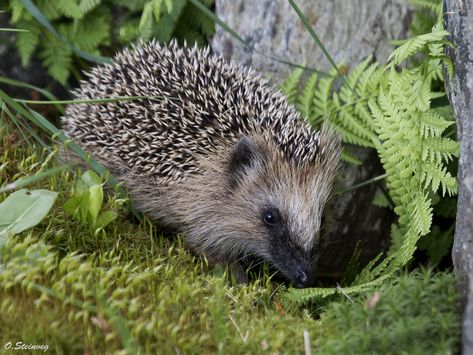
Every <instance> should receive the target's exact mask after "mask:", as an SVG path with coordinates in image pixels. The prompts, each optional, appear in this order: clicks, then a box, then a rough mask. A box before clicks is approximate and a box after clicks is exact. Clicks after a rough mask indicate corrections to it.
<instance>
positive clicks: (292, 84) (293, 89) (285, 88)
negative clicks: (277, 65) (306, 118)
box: [279, 68, 304, 103]
mask: <svg viewBox="0 0 473 355" xmlns="http://www.w3.org/2000/svg"><path fill="white" fill-rule="evenodd" d="M303 72H304V71H303V70H302V69H301V68H297V69H295V70H294V71H293V72H292V73H291V74H289V76H288V77H287V78H286V79H285V80H284V81H283V82H282V83H281V84H280V85H279V89H280V90H281V91H282V92H283V93H284V95H286V97H287V100H288V101H289V102H290V103H295V102H296V97H297V93H298V86H299V83H300V80H301V76H302V73H303Z"/></svg>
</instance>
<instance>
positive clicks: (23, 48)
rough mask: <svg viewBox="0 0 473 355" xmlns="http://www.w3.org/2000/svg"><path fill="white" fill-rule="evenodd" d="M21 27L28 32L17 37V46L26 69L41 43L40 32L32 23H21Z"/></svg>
mask: <svg viewBox="0 0 473 355" xmlns="http://www.w3.org/2000/svg"><path fill="white" fill-rule="evenodd" d="M19 26H21V27H22V28H27V29H28V32H20V33H18V34H17V35H16V46H17V48H18V52H19V53H20V58H21V65H23V66H24V67H26V66H27V65H28V63H29V62H30V59H31V56H32V55H33V52H34V51H35V49H36V47H37V45H38V42H39V30H38V28H37V27H36V26H34V24H31V23H30V22H23V21H22V22H20V23H19Z"/></svg>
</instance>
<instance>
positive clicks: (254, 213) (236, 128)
mask: <svg viewBox="0 0 473 355" xmlns="http://www.w3.org/2000/svg"><path fill="white" fill-rule="evenodd" d="M74 95H75V97H76V98H77V99H98V98H109V97H118V96H147V97H149V99H148V98H147V99H140V100H133V101H116V102H110V103H106V104H100V105H94V104H84V103H80V104H73V105H70V106H69V107H68V108H67V110H66V114H65V117H64V118H63V130H64V131H65V133H66V134H67V135H68V136H69V137H70V138H72V139H73V140H74V141H76V142H77V143H78V144H79V145H80V146H81V147H82V148H83V149H85V150H86V151H87V152H89V153H90V154H91V155H92V156H93V157H94V158H95V159H97V160H98V161H99V162H101V163H102V164H103V165H104V166H105V167H106V168H108V169H109V170H110V172H111V173H112V174H113V175H114V176H115V177H116V178H117V179H118V180H119V181H121V182H122V183H123V184H124V185H125V187H126V188H127V190H128V191H129V193H130V196H131V198H132V199H133V202H134V205H135V206H136V208H137V209H138V210H139V211H141V212H144V213H145V214H147V215H148V216H150V218H152V219H153V220H155V221H156V222H157V223H160V224H162V225H163V226H167V227H171V228H172V229H174V230H176V231H179V232H182V233H183V234H184V238H185V241H186V243H187V244H188V245H189V246H190V248H191V249H192V250H193V251H194V252H196V253H198V254H202V255H205V256H206V257H208V258H209V260H211V261H213V262H218V263H228V264H229V265H230V267H231V269H233V270H236V272H237V274H238V273H240V274H241V273H242V269H241V265H240V264H241V260H244V259H245V257H250V256H256V257H257V258H259V259H262V260H266V261H268V262H269V263H270V264H271V265H272V266H274V267H275V268H277V269H278V270H279V271H280V272H281V273H282V274H283V275H285V276H286V277H287V278H288V279H289V280H291V281H292V282H293V283H294V284H296V285H297V286H299V287H307V286H311V285H312V284H313V281H314V263H315V260H316V259H317V253H318V250H317V249H318V241H319V238H320V237H319V235H320V228H321V226H320V224H321V218H322V212H323V208H324V205H325V203H326V201H327V199H328V198H329V194H330V190H331V185H332V182H333V179H334V176H335V173H336V170H337V166H338V161H339V154H340V142H339V138H338V136H336V135H334V134H332V133H330V132H329V131H328V130H327V129H324V128H323V129H322V130H321V131H318V132H316V131H313V130H312V129H311V127H310V126H309V124H308V123H306V122H305V121H304V120H303V119H302V118H301V117H300V115H299V113H298V112H297V110H296V109H295V108H294V107H293V106H292V105H290V104H289V103H288V102H287V100H286V98H285V97H284V95H283V94H281V93H280V92H279V91H278V90H277V89H276V88H275V87H273V86H272V85H271V84H269V83H268V81H266V80H265V79H263V78H262V77H261V76H260V75H258V74H257V73H256V72H255V71H253V70H251V69H249V68H244V67H242V66H238V65H236V64H233V63H228V62H226V61H225V60H224V59H223V57H222V56H219V55H215V54H211V53H210V51H209V49H203V50H202V49H198V48H196V47H187V46H186V45H184V46H183V47H180V46H179V45H178V44H177V43H176V42H173V43H171V44H170V45H160V44H159V43H157V42H151V43H148V44H141V45H139V46H137V47H135V48H132V49H125V50H124V51H123V52H121V53H119V54H117V55H116V57H115V58H114V61H113V63H111V64H105V65H100V66H97V67H95V68H94V69H92V71H91V72H90V73H89V74H88V79H87V80H86V81H83V82H82V83H81V87H80V88H79V89H77V90H76V91H75V92H74Z"/></svg>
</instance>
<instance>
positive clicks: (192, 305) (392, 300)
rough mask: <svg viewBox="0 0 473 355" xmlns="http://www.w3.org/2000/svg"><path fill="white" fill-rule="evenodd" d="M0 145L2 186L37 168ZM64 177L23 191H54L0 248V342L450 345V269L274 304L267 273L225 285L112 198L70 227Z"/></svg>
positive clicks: (371, 347)
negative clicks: (101, 222) (288, 305)
mask: <svg viewBox="0 0 473 355" xmlns="http://www.w3.org/2000/svg"><path fill="white" fill-rule="evenodd" d="M12 134H13V133H12ZM2 142H3V145H2V147H1V148H2V153H1V154H2V155H1V156H2V162H1V164H0V166H2V167H3V168H2V169H0V182H1V183H2V184H4V183H8V182H11V181H12V180H13V179H17V178H19V177H21V176H26V175H31V174H34V173H36V172H37V171H38V169H40V168H41V164H38V162H41V161H42V158H41V157H42V154H39V153H36V154H34V153H33V152H32V151H30V150H29V149H28V148H25V147H24V146H23V145H18V144H16V143H15V144H13V143H12V142H17V140H14V139H12V137H11V136H4V137H3V138H2ZM50 165H54V163H52V162H50V163H49V165H46V166H43V168H45V167H47V166H50ZM75 181H76V176H75V175H74V174H73V173H70V172H67V171H63V172H62V173H60V174H58V175H55V176H52V177H49V178H47V179H46V180H43V181H42V182H39V183H36V184H35V186H32V188H36V187H41V188H48V189H51V190H54V191H57V192H59V197H58V199H57V201H56V204H55V206H54V207H53V209H52V210H51V212H50V214H49V215H48V217H47V218H46V219H45V220H43V221H42V222H41V224H40V225H38V226H37V227H35V228H33V229H31V230H29V231H26V232H24V233H22V234H20V235H18V236H15V237H11V238H9V239H8V240H6V245H5V246H4V247H3V249H2V250H1V252H0V255H2V258H3V263H2V264H1V265H0V307H1V309H0V329H1V330H2V331H1V332H0V346H3V344H5V343H7V342H8V341H12V342H17V341H22V342H24V343H28V344H47V345H49V351H51V352H52V353H64V354H74V353H81V354H82V353H91V354H94V353H97V354H101V353H113V352H116V351H120V350H125V352H126V351H128V353H135V352H137V351H139V350H141V351H142V352H143V353H150V354H151V353H163V354H166V353H176V352H177V353H207V352H211V353H260V352H261V353H303V352H304V336H303V334H304V331H308V333H309V337H310V340H311V343H312V347H313V349H314V350H315V351H316V352H317V353H322V354H324V353H328V354H330V353H402V352H405V353H445V352H456V351H457V350H458V342H459V339H460V334H459V332H460V325H459V315H458V311H457V306H456V298H457V296H456V293H455V281H454V277H453V275H452V274H451V273H448V272H447V273H432V272H427V271H416V272H413V273H410V274H402V275H400V276H398V277H396V278H392V279H390V280H389V281H388V282H387V283H385V284H384V285H383V286H380V287H378V289H375V290H373V291H372V292H375V291H377V292H379V295H380V298H379V301H378V302H377V303H376V304H375V305H372V306H371V307H367V306H366V300H367V299H370V298H372V294H373V293H370V294H367V295H360V296H357V297H354V296H351V301H350V300H349V299H347V298H345V297H340V298H334V299H331V300H327V299H325V300H324V301H323V303H319V304H313V305H309V306H307V307H306V308H305V309H300V308H299V309H297V308H296V309H291V310H289V309H284V308H283V307H282V306H281V305H280V304H279V303H278V301H277V299H278V297H277V296H278V295H280V294H281V293H283V292H285V291H284V290H285V287H281V285H278V284H276V283H274V282H272V281H271V280H270V279H269V276H268V275H267V274H263V275H262V276H261V277H260V278H259V279H257V280H255V281H253V282H252V283H250V284H248V285H242V286H233V285H232V284H231V283H230V282H228V280H227V278H226V275H225V273H224V272H222V271H219V270H218V269H213V268H212V267H209V266H208V265H207V263H206V261H205V260H203V259H201V258H197V257H195V256H193V255H192V254H190V253H189V252H188V251H187V250H186V249H185V247H184V246H183V243H182V239H181V238H179V237H176V238H170V237H166V236H163V235H161V234H160V233H159V232H158V231H157V230H156V228H155V227H154V226H153V225H152V224H151V223H150V222H149V221H147V220H146V219H145V220H143V221H142V222H136V221H134V220H133V218H132V215H131V214H130V213H129V212H128V210H127V207H126V204H125V203H124V201H123V200H119V199H117V198H116V197H113V196H111V197H109V199H108V202H107V205H106V206H105V208H106V209H113V210H115V211H117V212H119V216H120V217H119V218H117V219H116V220H115V221H113V222H112V223H111V224H110V225H108V226H107V227H106V229H105V233H102V232H100V233H95V231H94V230H91V228H90V227H89V226H88V225H86V224H81V223H80V222H78V221H77V220H73V219H72V218H71V216H70V215H68V214H67V213H66V212H65V211H64V209H63V204H64V202H65V201H66V200H67V199H68V198H69V197H70V196H71V194H72V191H71V190H72V187H73V186H75ZM5 197H6V194H3V195H2V196H0V200H3V199H4V198H5ZM372 303H375V302H372Z"/></svg>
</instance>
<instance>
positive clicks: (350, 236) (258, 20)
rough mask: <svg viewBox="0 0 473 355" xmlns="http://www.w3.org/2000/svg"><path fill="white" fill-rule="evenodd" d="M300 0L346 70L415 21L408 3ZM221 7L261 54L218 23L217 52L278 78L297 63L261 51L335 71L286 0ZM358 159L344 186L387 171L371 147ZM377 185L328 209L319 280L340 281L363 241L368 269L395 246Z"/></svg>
mask: <svg viewBox="0 0 473 355" xmlns="http://www.w3.org/2000/svg"><path fill="white" fill-rule="evenodd" d="M296 2H297V5H298V6H299V7H300V9H301V11H302V13H304V14H305V16H306V17H307V18H308V21H309V23H310V24H311V25H312V26H313V27H314V28H315V30H316V32H317V34H318V35H319V37H320V39H321V41H322V43H323V44H324V45H325V47H326V48H327V50H328V52H329V53H330V54H331V55H332V57H333V58H334V60H335V61H336V62H337V63H345V64H346V65H347V66H348V67H353V66H355V65H356V64H358V63H359V62H361V61H362V60H363V59H364V58H366V57H367V56H368V55H371V54H374V56H375V58H376V59H377V60H379V61H381V62H383V61H385V60H386V58H387V56H388V55H389V53H390V52H391V50H392V47H391V45H390V40H392V39H399V38H405V37H406V28H407V26H408V25H409V22H410V21H409V20H410V14H409V12H408V9H407V0H370V1H367V0H351V1H345V0H333V1H322V0H314V1H303V0H297V1H296ZM216 12H217V15H218V16H219V17H220V18H221V19H222V20H223V21H224V22H225V23H227V24H228V25H229V26H230V27H232V28H233V29H234V30H235V31H236V32H237V33H238V34H239V35H240V36H241V37H243V39H244V40H245V41H247V42H248V43H249V44H250V46H252V48H255V49H256V51H255V50H253V49H252V48H248V47H245V46H244V45H242V44H241V43H240V42H238V41H237V40H236V39H234V38H233V37H232V36H231V35H229V34H228V33H227V32H225V30H223V29H222V28H219V27H218V28H217V32H216V35H215V37H214V39H213V41H212V48H213V50H214V51H215V52H221V53H223V55H224V56H225V57H226V58H227V59H231V60H233V61H236V62H239V63H242V64H245V65H248V66H252V67H253V68H255V69H256V70H257V71H260V72H262V73H267V74H269V75H270V76H271V77H272V80H273V81H274V82H276V83H277V82H280V81H281V80H282V79H284V78H285V77H286V76H287V75H288V74H289V73H290V72H291V70H292V69H293V68H291V67H290V66H288V65H287V64H283V63H281V62H278V61H274V60H271V59H270V58H268V56H264V55H261V54H259V53H257V51H258V52H263V53H265V54H267V55H271V56H274V57H277V58H279V59H282V60H286V61H289V62H292V63H296V64H302V63H304V62H305V61H306V66H307V67H311V68H316V69H318V70H322V71H325V72H328V71H329V70H330V68H331V67H330V64H329V62H328V61H327V59H326V58H325V57H324V55H323V54H322V52H321V50H320V49H319V48H318V47H317V45H316V44H315V43H314V40H313V39H312V37H311V36H310V34H309V33H308V31H307V30H306V29H305V28H304V26H303V24H302V22H301V21H300V19H299V18H298V16H297V14H296V13H295V11H294V10H293V9H292V7H291V5H290V4H289V2H288V1H286V0H264V1H245V0H236V1H224V0H217V1H216ZM357 156H358V157H359V158H361V159H362V160H363V161H364V164H363V165H362V166H358V167H356V166H353V165H345V166H344V167H343V169H342V174H341V175H342V176H341V185H342V186H341V188H342V189H343V188H346V187H349V186H353V185H355V184H357V183H359V182H363V181H366V180H368V179H370V178H373V177H375V176H378V175H380V174H382V173H383V170H382V168H381V165H380V163H379V161H378V158H377V155H376V153H374V152H373V151H370V150H366V149H357ZM376 190H377V187H376V185H375V184H371V185H368V186H365V187H363V188H361V189H358V190H355V191H352V192H349V193H346V194H344V195H342V196H340V197H339V198H335V199H334V201H333V203H332V204H331V205H329V206H328V209H329V211H328V213H327V215H328V218H329V221H330V223H325V226H324V231H323V232H324V238H323V241H324V245H323V249H322V251H321V255H322V256H323V257H321V260H320V265H319V276H320V277H327V278H340V276H341V275H342V273H343V271H344V270H345V268H346V265H347V263H348V261H349V259H350V258H351V256H352V254H353V251H354V248H355V245H356V243H357V242H358V241H360V242H361V244H360V247H361V257H360V263H361V265H362V266H363V265H364V264H366V263H367V262H368V261H370V260H371V259H372V258H373V257H374V256H376V255H378V254H379V253H380V252H381V251H384V250H386V249H387V247H388V246H389V236H390V225H391V223H392V221H393V215H392V213H391V211H390V210H389V209H385V208H380V207H376V206H374V205H373V204H372V200H373V198H374V195H375V193H376Z"/></svg>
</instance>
